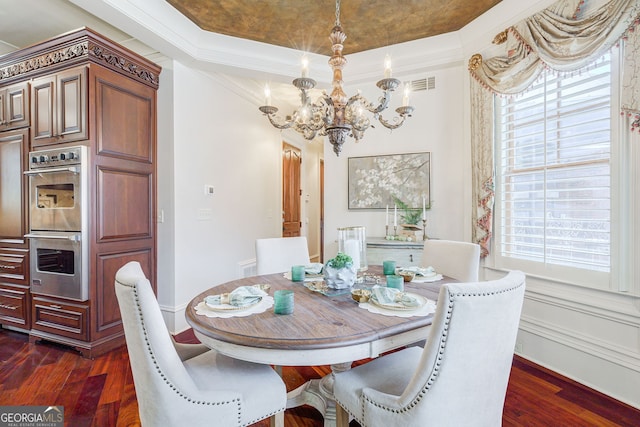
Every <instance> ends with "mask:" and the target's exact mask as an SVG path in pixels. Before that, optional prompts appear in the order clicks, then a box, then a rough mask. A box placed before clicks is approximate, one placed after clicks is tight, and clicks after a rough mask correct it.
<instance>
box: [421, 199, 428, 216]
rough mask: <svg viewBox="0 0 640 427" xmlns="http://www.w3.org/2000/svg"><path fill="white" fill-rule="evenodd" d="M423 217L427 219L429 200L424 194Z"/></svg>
mask: <svg viewBox="0 0 640 427" xmlns="http://www.w3.org/2000/svg"><path fill="white" fill-rule="evenodd" d="M422 219H423V220H426V219H427V201H426V198H425V197H424V196H423V197H422Z"/></svg>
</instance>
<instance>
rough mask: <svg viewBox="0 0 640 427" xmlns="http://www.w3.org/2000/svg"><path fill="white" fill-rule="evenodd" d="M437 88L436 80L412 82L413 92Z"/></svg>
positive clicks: (431, 78) (427, 79)
mask: <svg viewBox="0 0 640 427" xmlns="http://www.w3.org/2000/svg"><path fill="white" fill-rule="evenodd" d="M435 88H436V78H435V77H427V78H425V79H418V80H412V81H411V92H417V91H421V90H433V89H435Z"/></svg>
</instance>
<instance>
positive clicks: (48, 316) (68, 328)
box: [31, 296, 89, 342]
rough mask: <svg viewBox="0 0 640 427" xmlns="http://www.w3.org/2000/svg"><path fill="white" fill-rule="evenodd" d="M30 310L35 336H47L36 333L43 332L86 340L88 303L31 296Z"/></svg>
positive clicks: (87, 334)
mask: <svg viewBox="0 0 640 427" xmlns="http://www.w3.org/2000/svg"><path fill="white" fill-rule="evenodd" d="M31 311H32V313H33V323H32V329H33V330H34V335H36V336H40V337H44V338H47V335H43V334H39V333H38V332H45V333H50V334H55V335H59V336H63V337H67V338H72V339H76V340H81V341H86V340H87V338H88V336H89V328H88V324H89V306H88V304H77V303H71V302H64V301H62V300H58V299H55V298H48V297H42V296H33V298H32V299H31ZM62 341H63V342H64V340H62Z"/></svg>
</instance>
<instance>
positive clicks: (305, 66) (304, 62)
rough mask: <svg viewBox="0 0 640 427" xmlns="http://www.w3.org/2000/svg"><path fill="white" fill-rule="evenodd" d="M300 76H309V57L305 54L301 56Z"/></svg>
mask: <svg viewBox="0 0 640 427" xmlns="http://www.w3.org/2000/svg"><path fill="white" fill-rule="evenodd" d="M302 77H309V59H308V58H307V56H306V55H305V56H303V57H302Z"/></svg>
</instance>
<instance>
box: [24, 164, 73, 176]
mask: <svg viewBox="0 0 640 427" xmlns="http://www.w3.org/2000/svg"><path fill="white" fill-rule="evenodd" d="M55 172H73V173H80V171H79V170H78V167H77V166H69V167H66V168H51V169H45V168H43V169H36V170H28V171H24V174H25V175H40V174H43V173H55Z"/></svg>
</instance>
